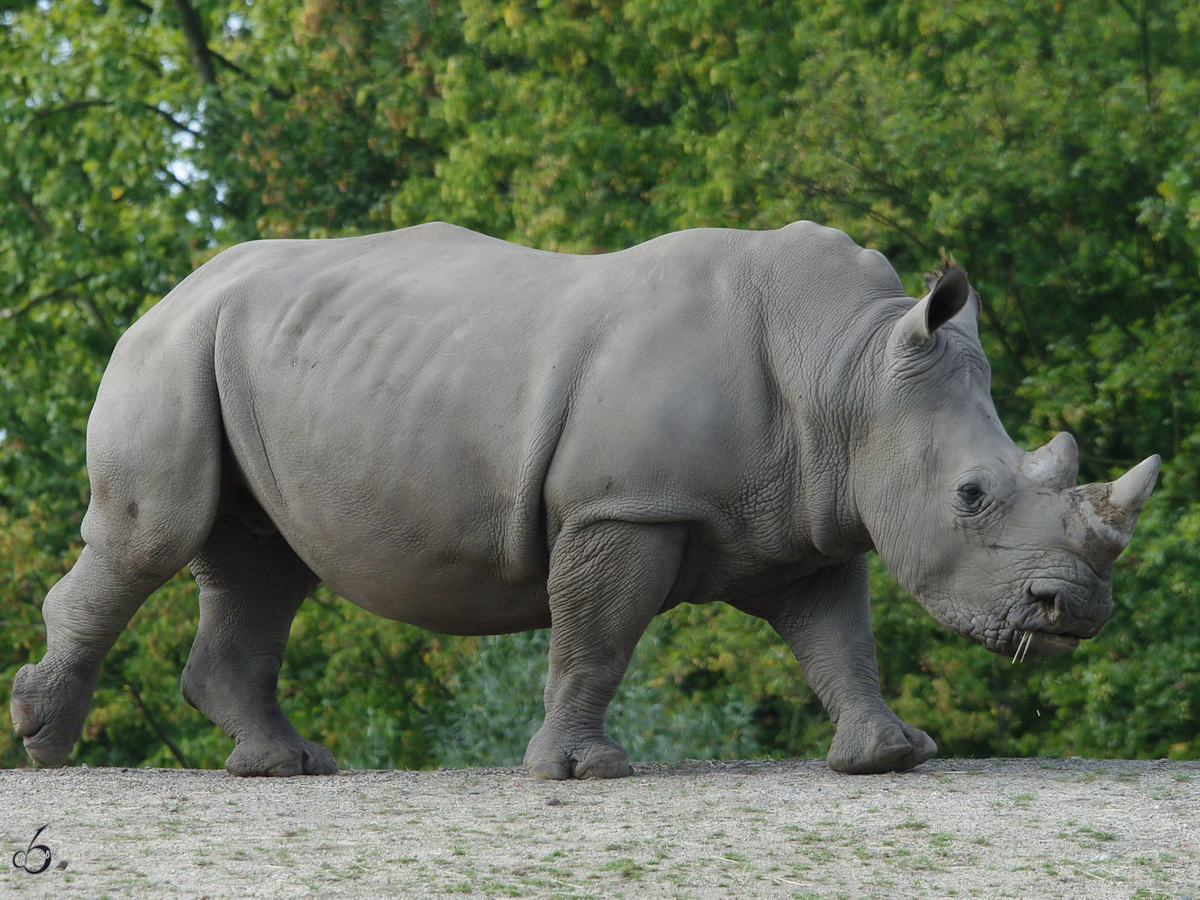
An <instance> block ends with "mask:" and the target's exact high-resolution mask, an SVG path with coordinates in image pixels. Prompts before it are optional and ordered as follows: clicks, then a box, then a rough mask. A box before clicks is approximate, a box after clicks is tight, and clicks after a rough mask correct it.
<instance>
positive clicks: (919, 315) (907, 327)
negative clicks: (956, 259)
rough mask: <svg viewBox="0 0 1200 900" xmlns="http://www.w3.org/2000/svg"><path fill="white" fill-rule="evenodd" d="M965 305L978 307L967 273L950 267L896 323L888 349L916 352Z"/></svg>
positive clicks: (955, 267) (956, 267)
mask: <svg viewBox="0 0 1200 900" xmlns="http://www.w3.org/2000/svg"><path fill="white" fill-rule="evenodd" d="M968 301H973V302H974V303H975V304H978V299H977V298H976V297H975V291H974V290H972V288H971V285H970V283H969V282H968V281H967V273H966V272H964V271H963V270H962V269H960V268H959V267H958V266H951V267H950V268H949V269H947V270H946V271H945V272H943V273H942V274H941V277H940V278H938V280H937V284H935V285H934V286H933V290H931V291H930V292H929V293H928V294H926V295H925V296H924V297H923V298H922V299H921V300H918V301H917V303H916V305H915V306H913V308H912V309H910V310H909V311H908V312H907V313H905V314H904V316H903V317H902V318H901V319H900V321H899V322H897V323H896V327H895V328H894V329H893V331H892V337H891V340H890V342H889V343H890V345H891V347H892V348H894V349H910V350H911V349H919V348H921V347H923V346H925V344H927V343H929V339H930V338H931V337H932V336H933V333H934V332H935V331H937V330H938V329H939V328H941V327H942V326H943V325H945V324H946V323H947V322H949V321H950V320H951V319H953V318H954V317H955V316H957V315H958V314H959V313H960V312H962V310H963V307H965V306H966V305H967V303H968Z"/></svg>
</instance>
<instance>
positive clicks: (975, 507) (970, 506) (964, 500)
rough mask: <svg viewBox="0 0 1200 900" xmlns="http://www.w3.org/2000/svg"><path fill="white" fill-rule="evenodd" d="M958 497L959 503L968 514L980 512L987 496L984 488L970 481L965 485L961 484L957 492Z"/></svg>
mask: <svg viewBox="0 0 1200 900" xmlns="http://www.w3.org/2000/svg"><path fill="white" fill-rule="evenodd" d="M955 493H956V494H957V496H958V502H959V504H960V505H961V506H962V507H963V509H964V510H966V511H967V512H968V513H976V512H979V510H980V509H982V508H983V503H984V500H985V499H986V498H987V494H986V493H985V492H984V490H983V488H982V487H981V486H980V485H978V484H976V483H975V482H974V481H968V482H966V483H965V484H960V485H959V486H958V490H957V491H956V492H955Z"/></svg>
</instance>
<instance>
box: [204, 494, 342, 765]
mask: <svg viewBox="0 0 1200 900" xmlns="http://www.w3.org/2000/svg"><path fill="white" fill-rule="evenodd" d="M243 518H244V517H240V516H234V515H230V516H225V517H223V518H221V519H219V520H218V521H217V523H216V524H215V525H214V526H213V529H212V532H211V533H210V534H209V537H208V540H207V541H206V542H205V544H204V547H203V548H202V549H201V551H200V553H199V555H198V556H197V557H196V558H195V559H194V560H192V562H191V565H190V568H191V570H192V574H193V575H194V576H195V578H196V583H197V584H199V585H200V624H199V627H198V628H197V631H196V640H195V642H194V643H193V645H192V650H191V653H189V654H188V661H187V665H186V666H185V667H184V671H183V678H182V680H181V685H182V688H183V695H184V697H185V698H186V699H187V701H188V703H190V704H191V705H192V706H194V707H196V709H198V710H200V712H202V713H204V715H206V716H207V717H208V718H209V719H211V720H212V721H213V722H214V723H215V724H217V725H218V726H220V727H221V729H222V730H223V731H224V732H225V733H226V734H227V735H229V736H230V737H231V738H233V740H234V742H235V746H234V749H233V752H232V753H231V754H230V755H229V758H228V759H227V760H226V761H225V768H226V769H227V770H228V771H229V772H231V773H233V774H234V775H244V776H249V775H332V774H334V773H335V772H337V764H336V763H335V762H334V759H333V754H332V753H330V752H329V751H328V750H327V749H326V748H324V747H322V746H321V745H319V744H315V743H313V742H312V741H308V740H305V739H304V738H302V737H301V736H300V735H299V734H298V733H297V732H296V729H295V728H293V727H292V724H291V722H289V721H288V719H287V717H286V716H285V715H284V712H283V709H282V708H281V707H280V705H279V698H278V695H277V690H278V678H279V667H280V665H281V664H282V662H283V654H284V650H285V649H286V647H287V639H288V632H289V631H290V630H291V625H292V619H293V618H294V617H295V615H296V611H297V610H298V609H299V608H300V604H301V603H302V602H303V601H304V598H305V597H306V596H307V595H308V593H309V592H310V591H311V590H312V589H313V588H314V587H316V585H317V577H316V576H315V575H314V574H313V573H312V571H311V570H310V569H309V568H308V566H306V565H305V564H304V562H303V561H302V560H301V559H300V558H299V557H298V556H297V555H296V554H295V552H294V551H293V550H292V548H291V547H289V546H288V544H287V543H286V542H285V541H284V539H283V537H282V536H281V535H279V534H278V533H272V534H265V535H264V534H259V533H256V531H252V530H251V528H250V527H249V526H248V525H246V523H245V522H244V521H243ZM261 530H263V529H259V531H261Z"/></svg>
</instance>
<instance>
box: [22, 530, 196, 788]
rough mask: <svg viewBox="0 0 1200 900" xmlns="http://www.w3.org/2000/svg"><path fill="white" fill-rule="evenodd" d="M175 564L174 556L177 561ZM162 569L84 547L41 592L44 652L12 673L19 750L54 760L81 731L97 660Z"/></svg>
mask: <svg viewBox="0 0 1200 900" xmlns="http://www.w3.org/2000/svg"><path fill="white" fill-rule="evenodd" d="M180 565H181V566H182V562H181V563H180ZM169 577H170V575H169V574H168V575H163V574H162V573H161V572H154V571H149V572H147V571H138V570H131V569H129V568H128V567H127V566H126V565H125V563H124V561H123V560H120V559H118V560H113V559H111V558H106V557H105V556H102V555H101V554H100V553H98V552H96V550H94V549H93V548H92V547H85V548H84V549H83V552H82V553H81V554H80V555H79V559H78V560H76V562H75V565H74V566H72V567H71V570H70V571H69V572H68V573H67V574H66V575H64V576H63V577H62V578H61V579H60V580H59V581H58V583H57V584H55V585H54V587H53V588H51V589H50V593H49V594H47V596H46V601H45V603H43V604H42V616H43V618H44V619H45V621H46V642H47V647H48V649H47V651H46V655H45V656H44V657H43V658H42V660H41V661H40V662H39V663H37V664H36V665H27V666H22V667H21V669H20V671H18V672H17V675H16V677H15V678H14V679H13V689H12V701H11V706H10V709H11V712H12V719H13V726H14V728H15V730H16V732H17V735H18V736H19V737H21V738H24V742H25V750H26V752H28V753H29V755H30V756H31V757H32V758H33V760H34V762H36V763H38V764H39V765H42V766H51V767H55V766H61V765H64V764H65V763H66V761H67V757H68V756H70V753H71V750H72V748H73V747H74V746H75V742H76V741H78V740H79V738H80V737H81V736H82V734H83V726H84V722H85V720H86V719H87V716H88V712H89V711H90V709H91V706H92V695H93V694H94V693H95V691H96V684H97V682H98V681H99V678H100V664H101V662H102V661H103V660H104V657H105V656H106V655H107V654H108V651H109V650H111V649H112V647H113V645H114V644H115V643H116V641H117V638H118V637H120V635H121V632H122V631H124V630H125V626H126V625H127V624H129V620H130V619H131V618H132V617H133V614H134V613H135V612H137V610H138V608H139V607H140V606H141V605H142V603H143V602H144V601H145V599H146V598H147V597H148V596H150V594H151V593H152V592H153V591H154V590H156V589H157V588H159V587H160V586H162V584H164V583H165V582H166V580H167V578H169Z"/></svg>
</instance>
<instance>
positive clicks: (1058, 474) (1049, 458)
mask: <svg viewBox="0 0 1200 900" xmlns="http://www.w3.org/2000/svg"><path fill="white" fill-rule="evenodd" d="M1021 472H1022V474H1024V475H1025V477H1026V478H1028V479H1029V480H1030V481H1032V482H1034V483H1035V484H1040V485H1042V486H1043V487H1048V488H1056V489H1058V490H1065V489H1066V488H1070V487H1074V486H1075V481H1076V479H1078V478H1079V448H1078V447H1077V446H1076V445H1075V438H1073V437H1071V435H1069V434H1067V433H1066V432H1065V431H1060V432H1059V433H1058V434H1056V435H1055V436H1054V438H1053V439H1052V440H1051V441H1050V443H1048V444H1047V445H1046V446H1045V447H1039V448H1038V449H1037V450H1034V451H1032V452H1031V453H1026V454H1025V457H1024V459H1022V460H1021Z"/></svg>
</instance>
